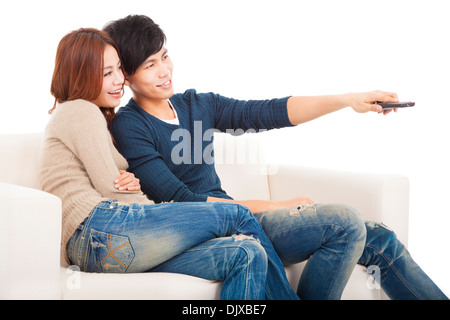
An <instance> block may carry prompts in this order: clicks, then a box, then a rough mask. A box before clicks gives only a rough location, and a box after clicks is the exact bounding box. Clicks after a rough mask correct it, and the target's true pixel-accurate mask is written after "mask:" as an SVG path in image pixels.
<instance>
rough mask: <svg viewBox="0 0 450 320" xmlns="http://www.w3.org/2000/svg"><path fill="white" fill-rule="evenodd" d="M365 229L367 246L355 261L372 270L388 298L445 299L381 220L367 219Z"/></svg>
mask: <svg viewBox="0 0 450 320" xmlns="http://www.w3.org/2000/svg"><path fill="white" fill-rule="evenodd" d="M366 228H367V240H366V245H365V248H364V252H363V254H362V256H361V258H360V259H359V261H358V263H359V264H362V265H364V266H366V267H367V268H368V270H369V271H374V272H373V275H374V278H375V280H376V281H377V282H378V283H379V284H380V286H381V288H383V290H384V292H385V293H386V294H387V295H388V296H389V298H391V299H394V300H448V298H447V296H446V295H445V294H444V293H443V292H442V291H441V290H440V289H439V288H438V286H437V285H436V284H435V283H434V282H433V281H432V280H431V279H430V278H429V277H428V275H427V274H425V272H424V271H423V270H422V269H421V268H420V267H419V266H418V265H417V263H416V262H415V261H414V260H413V259H412V258H411V255H410V253H409V252H408V250H407V249H406V248H405V246H404V245H403V244H402V243H401V242H400V241H399V240H398V239H397V236H396V235H395V233H394V231H392V230H391V229H389V228H388V227H387V226H385V225H384V224H382V223H376V222H370V221H368V222H366ZM374 266H375V267H376V268H374ZM377 270H378V271H377Z"/></svg>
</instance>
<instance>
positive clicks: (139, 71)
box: [104, 15, 447, 299]
mask: <svg viewBox="0 0 450 320" xmlns="http://www.w3.org/2000/svg"><path fill="white" fill-rule="evenodd" d="M104 30H105V31H106V32H108V34H110V35H111V36H112V37H113V39H114V40H115V42H116V43H117V44H118V46H119V48H120V50H121V53H122V57H123V63H124V70H125V74H126V82H125V84H126V85H128V86H129V87H130V88H131V90H132V92H133V98H132V99H131V100H130V101H129V103H128V104H127V105H126V106H125V107H123V108H121V109H120V111H119V112H118V115H117V116H116V117H115V118H114V121H113V123H112V124H111V127H110V128H111V132H112V134H113V136H114V138H115V139H116V143H117V147H118V149H119V151H120V152H121V153H122V154H123V155H124V156H125V158H126V159H127V160H128V163H129V164H130V170H131V171H133V172H134V173H135V174H136V176H137V177H139V178H140V179H141V182H142V189H143V191H144V193H145V194H147V195H149V196H151V197H152V198H153V199H154V200H155V201H157V202H161V201H177V202H183V201H187V202H192V201H197V202H199V203H208V202H210V201H222V202H230V201H231V202H235V203H240V204H243V205H245V206H246V207H248V208H249V209H250V210H251V211H252V212H253V213H255V216H256V218H257V219H258V220H259V221H260V223H261V225H262V227H263V230H264V232H265V233H266V235H267V236H268V237H269V239H270V241H271V242H272V243H273V245H274V247H275V249H276V251H277V253H278V255H279V256H280V258H281V260H282V261H283V262H284V263H286V264H293V263H297V262H300V261H304V260H306V259H308V263H307V265H306V267H305V270H304V271H303V273H302V277H301V280H300V284H299V288H298V294H299V296H300V297H301V298H308V299H309V298H313V299H332V298H333V299H338V298H339V297H340V293H342V290H343V286H345V284H346V282H347V279H348V276H349V275H350V271H351V268H350V266H352V265H353V264H354V263H355V262H358V263H359V264H362V265H364V266H366V267H368V268H369V270H370V267H372V268H373V267H377V268H379V270H380V277H379V279H378V280H380V282H381V287H382V288H383V289H384V291H385V292H386V293H387V294H388V295H389V296H390V297H391V298H392V299H447V297H446V296H445V294H444V293H443V292H442V291H441V290H440V289H439V288H438V287H437V286H436V284H435V283H434V282H433V281H432V280H431V279H430V278H429V277H428V276H427V275H426V274H425V272H424V271H423V270H422V269H421V268H420V267H419V266H418V265H417V264H416V263H415V262H414V260H413V259H412V258H411V256H410V254H409V252H408V250H407V249H406V248H405V247H404V245H403V244H402V243H401V242H400V241H399V240H398V239H397V237H396V235H395V233H394V232H393V231H392V230H390V229H389V228H387V227H386V226H384V225H383V224H382V223H373V222H364V221H361V218H359V219H356V218H355V217H357V216H358V213H357V212H351V211H352V210H351V209H350V208H348V207H347V206H345V205H340V204H336V205H333V204H314V202H313V201H312V200H311V199H309V198H308V197H299V198H296V199H292V200H287V201H281V202H274V201H258V200H233V199H232V198H231V197H230V196H229V195H228V194H227V193H226V192H225V191H224V190H223V189H222V188H221V182H220V179H219V176H218V175H217V173H216V171H215V167H214V163H211V162H207V161H202V155H203V154H204V151H205V148H206V147H207V146H209V145H210V141H207V143H203V144H202V143H201V142H202V141H200V143H198V144H197V145H195V143H197V141H195V139H192V140H191V142H192V143H191V144H192V146H191V153H190V155H189V157H188V158H189V159H188V160H189V161H188V163H186V162H184V163H182V164H181V165H180V164H179V163H176V162H174V161H173V159H172V157H171V156H172V152H173V150H177V149H176V148H177V144H178V143H179V141H178V140H177V139H173V137H174V136H175V137H176V135H173V134H174V132H176V131H177V130H178V132H179V130H183V131H184V132H187V133H189V134H190V135H191V137H195V136H201V137H202V136H204V133H205V132H206V131H207V130H211V129H218V130H220V131H223V132H225V131H227V130H230V129H234V130H237V129H240V130H242V131H246V130H248V129H252V130H253V131H258V130H260V129H265V130H269V129H273V128H282V127H289V126H292V125H298V124H300V123H304V122H307V121H311V120H313V119H315V118H318V117H320V116H323V115H325V114H327V113H331V112H335V111H338V110H340V109H343V108H344V107H346V106H351V107H352V108H353V109H354V110H355V111H356V112H370V111H372V112H378V113H384V114H387V113H389V111H383V110H381V109H380V106H379V105H376V104H374V103H373V102H375V101H386V102H388V101H391V102H393V101H398V98H397V95H396V94H395V93H389V92H382V91H374V92H369V93H354V94H344V95H334V96H323V97H286V98H282V99H272V100H266V101H256V100H250V101H242V100H241V101H240V100H236V99H230V98H226V97H223V96H220V95H218V94H212V93H197V92H196V91H195V90H188V91H186V92H185V93H183V94H174V89H173V84H172V72H173V64H172V61H171V59H170V57H169V55H168V54H167V50H166V48H165V47H164V45H165V35H164V33H163V31H162V30H161V29H160V28H159V26H158V25H157V24H155V23H154V22H153V20H152V19H150V18H149V17H146V16H141V15H132V16H128V17H125V18H123V19H119V20H116V21H113V22H110V23H108V24H107V25H106V27H105V29H104ZM199 123H200V124H201V125H198V124H199ZM198 128H200V129H199V130H202V131H201V132H195V130H196V129H198ZM196 151H197V153H196ZM209 154H211V151H210V150H209ZM197 156H199V158H200V161H198V159H196V157H197ZM156 178H158V179H159V180H158V183H156V181H157V180H156ZM298 206H299V207H298ZM349 212H351V215H350V216H351V217H352V218H349V217H348V216H347V215H348V214H349ZM346 222H347V224H346ZM349 226H351V227H353V228H355V227H358V228H361V229H362V231H363V233H361V235H364V236H366V237H364V239H365V238H366V240H365V241H363V242H364V243H363V251H362V254H360V255H358V256H356V255H355V253H356V252H357V250H353V251H349V252H347V253H348V255H345V254H343V253H342V252H341V250H342V249H343V248H345V244H346V241H347V238H346V236H344V235H342V234H340V233H339V232H338V230H345V229H346V228H348V227H349ZM359 243H360V242H359Z"/></svg>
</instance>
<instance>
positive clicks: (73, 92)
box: [49, 28, 120, 125]
mask: <svg viewBox="0 0 450 320" xmlns="http://www.w3.org/2000/svg"><path fill="white" fill-rule="evenodd" d="M107 45H111V46H112V47H114V48H115V49H116V51H117V54H118V55H119V57H120V53H119V48H118V47H117V45H116V44H115V42H114V41H113V40H112V39H111V37H110V36H109V35H108V34H107V33H106V32H104V31H101V30H97V29H93V28H83V29H79V30H75V31H72V32H71V33H69V34H67V35H65V36H64V37H63V38H62V39H61V41H60V43H59V45H58V49H57V51H56V59H55V70H54V71H53V78H52V84H51V88H50V92H51V94H52V95H53V96H54V97H55V103H54V105H53V108H52V109H50V110H49V113H52V112H53V111H54V110H55V108H56V104H57V103H62V102H65V101H71V100H76V99H84V100H87V101H94V100H95V99H96V98H97V97H98V96H99V94H100V92H101V89H102V85H103V55H104V52H105V48H106V46H107ZM99 107H100V110H101V111H102V113H103V115H104V116H105V118H106V121H107V123H108V125H109V123H110V122H111V120H112V119H113V118H114V115H115V110H114V108H102V107H101V106H99Z"/></svg>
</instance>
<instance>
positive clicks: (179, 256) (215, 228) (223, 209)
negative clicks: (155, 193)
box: [67, 201, 298, 300]
mask: <svg viewBox="0 0 450 320" xmlns="http://www.w3.org/2000/svg"><path fill="white" fill-rule="evenodd" d="M67 255H68V257H69V260H70V261H71V263H73V264H75V265H77V266H78V267H79V268H80V270H81V271H86V272H122V273H123V272H129V273H131V272H147V271H152V272H175V273H183V274H188V275H193V276H197V277H202V278H205V279H211V280H222V281H223V285H222V290H221V295H220V297H221V299H233V300H243V299H258V300H261V299H283V300H290V299H298V296H297V295H296V293H295V292H294V291H293V290H292V289H291V287H290V285H289V283H288V281H287V278H286V274H285V271H284V267H283V265H282V263H281V261H280V259H279V257H278V255H277V254H276V252H275V250H274V248H273V246H272V244H271V243H270V241H269V240H268V238H267V237H266V235H265V234H264V232H263V230H262V228H261V225H260V224H259V223H258V221H257V220H256V219H255V217H254V216H253V214H252V213H251V212H250V211H249V210H248V209H247V208H246V207H243V206H240V205H237V204H232V203H167V204H157V205H139V204H127V203H119V202H117V201H105V202H101V203H100V204H99V205H97V206H96V207H95V209H94V210H93V211H92V212H91V213H90V215H89V217H88V218H86V220H85V221H84V222H83V223H82V224H80V226H79V227H78V229H77V230H76V231H75V232H74V234H73V235H72V237H71V238H70V239H69V241H68V243H67Z"/></svg>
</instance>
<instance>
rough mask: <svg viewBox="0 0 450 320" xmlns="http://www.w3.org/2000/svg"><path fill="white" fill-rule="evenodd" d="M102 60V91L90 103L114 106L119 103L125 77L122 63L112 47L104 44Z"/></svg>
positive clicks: (105, 106) (107, 106) (100, 105)
mask: <svg viewBox="0 0 450 320" xmlns="http://www.w3.org/2000/svg"><path fill="white" fill-rule="evenodd" d="M103 61H104V62H103V86H102V91H101V93H100V95H99V96H98V97H97V99H95V100H94V101H92V103H94V104H96V105H97V106H99V107H104V108H115V107H117V106H118V105H119V104H120V98H121V97H122V91H123V83H124V81H125V78H124V76H123V72H122V64H121V62H120V59H119V56H118V54H117V52H116V49H114V47H112V46H110V45H107V46H106V48H105V52H104V57H103Z"/></svg>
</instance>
